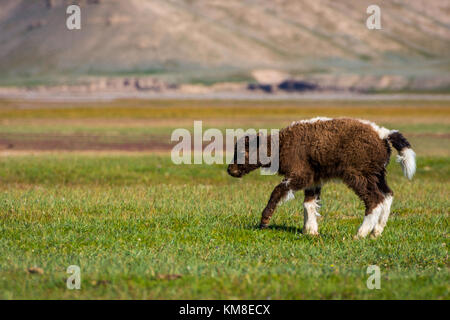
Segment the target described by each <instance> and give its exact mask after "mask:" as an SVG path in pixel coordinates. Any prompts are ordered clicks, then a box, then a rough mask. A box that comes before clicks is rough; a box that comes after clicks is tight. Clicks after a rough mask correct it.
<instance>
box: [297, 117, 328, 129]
mask: <svg viewBox="0 0 450 320" xmlns="http://www.w3.org/2000/svg"><path fill="white" fill-rule="evenodd" d="M330 120H333V119H332V118H327V117H315V118H312V119H308V120H300V121H294V122H292V123H291V127H292V126H295V125H296V124H300V123H314V122H317V121H330Z"/></svg>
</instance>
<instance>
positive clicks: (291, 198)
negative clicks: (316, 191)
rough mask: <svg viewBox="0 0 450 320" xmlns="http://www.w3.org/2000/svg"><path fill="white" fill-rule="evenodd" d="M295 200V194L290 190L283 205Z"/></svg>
mask: <svg viewBox="0 0 450 320" xmlns="http://www.w3.org/2000/svg"><path fill="white" fill-rule="evenodd" d="M293 199H295V196H294V192H293V191H292V190H289V192H288V193H287V194H286V195H285V196H284V198H283V200H282V203H285V202H288V201H291V200H293Z"/></svg>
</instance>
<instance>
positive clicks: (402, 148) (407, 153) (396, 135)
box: [387, 131, 416, 180]
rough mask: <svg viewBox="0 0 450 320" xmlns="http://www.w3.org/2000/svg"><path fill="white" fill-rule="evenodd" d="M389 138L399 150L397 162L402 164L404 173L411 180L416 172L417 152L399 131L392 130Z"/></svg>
mask: <svg viewBox="0 0 450 320" xmlns="http://www.w3.org/2000/svg"><path fill="white" fill-rule="evenodd" d="M387 139H388V141H389V142H390V143H391V144H392V146H393V147H394V148H395V149H396V150H397V151H398V156H397V162H399V163H400V165H401V166H402V170H403V174H404V175H405V177H407V178H408V179H409V180H411V179H412V177H413V176H414V173H416V153H415V152H414V151H413V149H411V144H410V143H409V142H408V140H406V138H405V137H404V136H403V135H402V134H401V133H400V132H398V131H391V133H390V134H389V136H388V138H387Z"/></svg>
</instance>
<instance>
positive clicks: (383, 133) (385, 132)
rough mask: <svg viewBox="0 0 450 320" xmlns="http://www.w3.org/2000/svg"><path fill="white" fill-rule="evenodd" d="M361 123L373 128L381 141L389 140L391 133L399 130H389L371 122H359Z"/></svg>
mask: <svg viewBox="0 0 450 320" xmlns="http://www.w3.org/2000/svg"><path fill="white" fill-rule="evenodd" d="M358 121H359V122H361V123H364V124H367V125H369V126H371V127H372V129H373V130H374V131H375V132H376V133H377V134H378V136H379V137H380V139H381V140H384V139H387V138H388V137H389V135H390V134H391V133H394V132H396V131H397V130H389V129H386V128H384V127H380V126H378V125H377V124H375V123H373V122H372V121H369V120H358Z"/></svg>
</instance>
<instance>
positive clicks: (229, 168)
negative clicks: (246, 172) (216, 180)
mask: <svg viewBox="0 0 450 320" xmlns="http://www.w3.org/2000/svg"><path fill="white" fill-rule="evenodd" d="M227 172H228V174H229V175H230V176H232V177H238V176H239V170H237V169H234V170H232V169H231V167H230V166H228V169H227Z"/></svg>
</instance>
